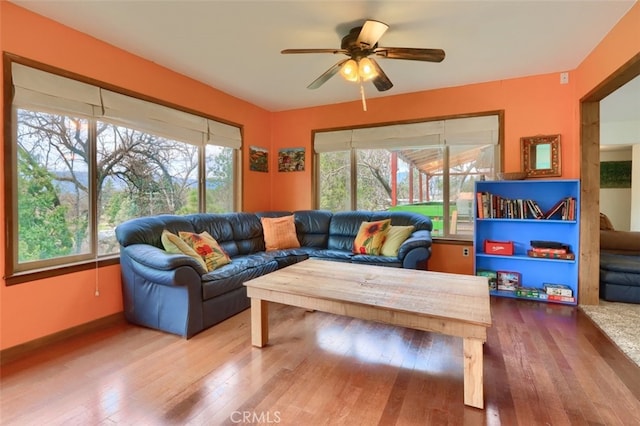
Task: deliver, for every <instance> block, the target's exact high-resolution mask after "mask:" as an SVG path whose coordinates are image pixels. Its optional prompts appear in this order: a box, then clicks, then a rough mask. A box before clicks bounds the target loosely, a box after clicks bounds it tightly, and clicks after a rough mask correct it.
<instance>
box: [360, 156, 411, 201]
mask: <svg viewBox="0 0 640 426" xmlns="http://www.w3.org/2000/svg"><path fill="white" fill-rule="evenodd" d="M356 158H357V176H358V181H357V185H358V192H357V198H356V200H357V202H356V206H357V208H358V209H359V210H387V209H388V208H389V207H391V199H392V185H391V160H392V155H391V152H390V151H388V150H386V149H360V150H357V151H356ZM398 163H402V164H403V165H404V163H403V162H401V161H398ZM399 169H400V167H399ZM401 173H403V174H402V175H401V179H402V180H403V182H404V181H406V173H407V167H406V165H404V167H403V168H402V169H401ZM405 186H406V185H405ZM399 197H400V196H399Z"/></svg>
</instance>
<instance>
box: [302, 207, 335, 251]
mask: <svg viewBox="0 0 640 426" xmlns="http://www.w3.org/2000/svg"><path fill="white" fill-rule="evenodd" d="M293 215H294V217H295V220H296V232H297V233H298V241H300V245H302V246H303V247H313V248H319V249H326V248H327V244H328V241H329V225H330V224H331V218H332V217H333V213H331V212H330V211H328V210H299V211H297V212H295V213H294V214H293Z"/></svg>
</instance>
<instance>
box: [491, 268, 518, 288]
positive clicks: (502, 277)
mask: <svg viewBox="0 0 640 426" xmlns="http://www.w3.org/2000/svg"><path fill="white" fill-rule="evenodd" d="M521 282H522V274H520V273H519V272H513V271H497V284H498V290H506V291H516V290H517V289H518V287H520V283H521Z"/></svg>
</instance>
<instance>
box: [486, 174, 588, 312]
mask: <svg viewBox="0 0 640 426" xmlns="http://www.w3.org/2000/svg"><path fill="white" fill-rule="evenodd" d="M475 193H476V197H475V200H474V223H475V230H474V241H473V244H474V252H475V262H474V270H475V273H476V274H478V273H479V272H480V274H487V273H489V274H492V273H497V272H498V271H500V272H505V271H506V272H515V273H517V274H519V277H520V283H519V286H520V287H523V289H520V291H518V290H498V289H491V290H490V293H491V294H492V295H495V296H501V297H511V298H518V299H527V300H538V301H541V302H554V303H564V304H570V305H576V304H577V302H578V260H579V253H578V251H579V235H580V226H579V217H580V181H579V180H577V179H558V180H512V181H476V183H475ZM478 194H480V196H479V195H478ZM563 199H564V200H566V199H573V201H572V202H571V201H569V202H567V205H566V208H565V209H559V210H558V211H557V212H556V214H554V215H553V216H551V217H550V218H548V219H545V218H534V217H533V212H534V209H531V208H529V207H528V206H529V203H527V201H526V200H533V201H535V202H536V203H537V205H538V206H539V208H540V210H541V211H542V212H547V211H550V210H551V209H552V208H553V207H554V205H556V203H558V202H560V201H561V200H563ZM512 200H516V201H512ZM517 200H524V201H517ZM505 206H508V207H505ZM501 207H502V208H501ZM479 208H480V210H479ZM507 216H508V217H507ZM486 240H489V241H500V242H505V241H508V242H512V244H513V255H496V254H488V253H485V252H484V242H485V241H486ZM532 240H544V241H555V242H560V243H562V244H564V245H567V246H569V247H570V249H571V251H572V252H573V253H574V255H575V258H574V259H569V260H565V259H553V258H544V257H531V256H530V255H529V254H528V251H529V250H530V249H531V241H532ZM486 271H489V272H486ZM504 282H505V280H503V283H504ZM545 284H561V285H563V286H566V287H568V288H570V289H571V293H572V296H570V297H565V296H561V295H559V294H555V295H551V296H550V295H549V294H547V292H546V291H545V289H544V286H545ZM550 292H551V291H550ZM565 294H566V293H565Z"/></svg>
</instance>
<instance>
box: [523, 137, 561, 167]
mask: <svg viewBox="0 0 640 426" xmlns="http://www.w3.org/2000/svg"><path fill="white" fill-rule="evenodd" d="M520 149H521V160H522V170H523V171H524V172H525V173H526V174H527V177H534V178H536V177H552V176H562V158H561V153H562V149H561V147H560V135H538V136H525V137H522V138H520Z"/></svg>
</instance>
